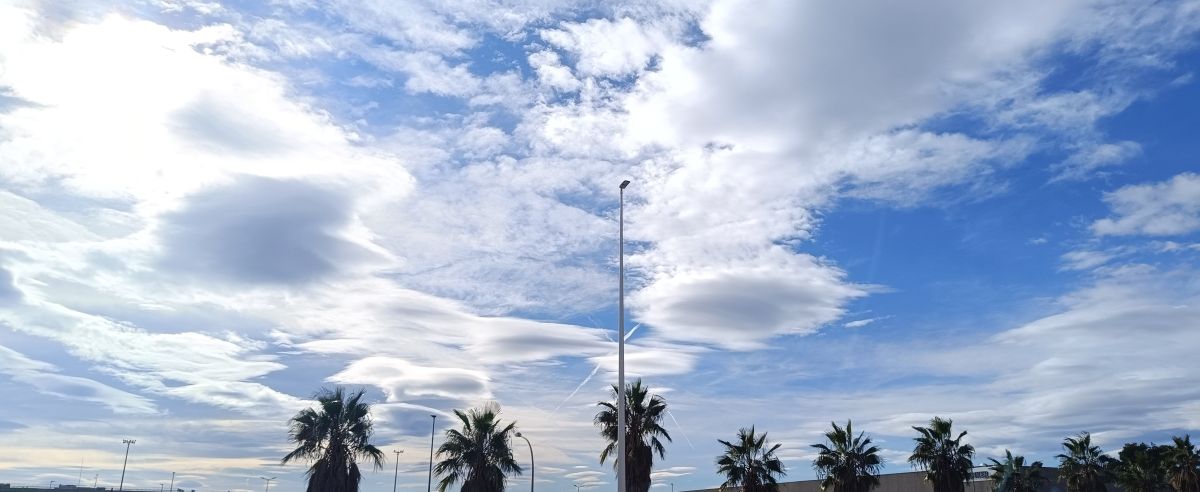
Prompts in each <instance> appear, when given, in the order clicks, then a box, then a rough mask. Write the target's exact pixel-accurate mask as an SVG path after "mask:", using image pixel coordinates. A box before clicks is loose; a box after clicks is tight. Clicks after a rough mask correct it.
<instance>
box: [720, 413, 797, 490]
mask: <svg viewBox="0 0 1200 492" xmlns="http://www.w3.org/2000/svg"><path fill="white" fill-rule="evenodd" d="M717 442H719V443H721V444H722V445H723V446H725V454H722V455H721V456H718V457H717V473H720V474H721V475H724V476H725V483H723V484H721V490H725V489H727V488H730V487H741V489H742V492H778V490H779V482H778V481H776V478H778V477H782V476H784V475H787V471H786V470H784V466H783V461H781V460H780V459H779V457H777V456H775V451H777V450H779V447H780V446H781V444H775V445H774V446H771V447H770V448H768V447H767V433H766V432H764V433H762V434H760V435H755V434H754V427H750V428H749V429H746V428H744V427H743V428H742V429H739V430H738V437H737V443H736V444H735V443H730V442H729V441H723V440H720V439H717Z"/></svg>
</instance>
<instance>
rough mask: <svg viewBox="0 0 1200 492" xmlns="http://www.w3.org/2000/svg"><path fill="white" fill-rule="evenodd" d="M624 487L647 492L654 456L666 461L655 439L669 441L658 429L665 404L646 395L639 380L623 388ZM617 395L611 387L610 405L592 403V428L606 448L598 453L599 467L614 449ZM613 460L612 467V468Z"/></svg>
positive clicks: (658, 398) (661, 430)
mask: <svg viewBox="0 0 1200 492" xmlns="http://www.w3.org/2000/svg"><path fill="white" fill-rule="evenodd" d="M624 393H625V425H626V429H625V449H626V451H625V454H626V457H625V484H626V490H628V491H629V492H646V491H648V490H650V471H651V469H653V468H654V454H655V453H657V454H658V457H659V458H665V457H666V448H665V447H663V444H662V441H660V440H659V438H660V437H661V438H663V439H666V440H667V442H670V441H671V434H670V433H668V432H667V430H666V429H664V428H663V427H662V425H661V423H662V419H663V416H664V414H666V413H667V402H666V400H663V399H662V397H661V396H658V395H650V392H649V389H648V388H647V387H646V386H643V385H642V380H641V379H639V380H637V381H634V383H633V384H632V385H630V386H627V387H626V388H625V392H624ZM619 394H620V391H618V390H617V385H615V384H614V385H613V386H612V392H611V395H612V401H602V402H598V403H596V405H598V406H599V407H600V411H599V412H597V413H596V419H595V424H596V425H597V426H599V427H600V435H601V436H603V437H604V439H605V440H606V441H608V445H607V446H605V447H604V450H603V451H601V452H600V463H601V464H603V463H604V461H605V460H606V459H608V457H609V455H611V454H613V453H615V452H616V449H617V398H618V396H617V395H619ZM615 461H616V460H614V463H613V466H616V463H615Z"/></svg>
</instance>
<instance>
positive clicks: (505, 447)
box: [434, 404, 521, 492]
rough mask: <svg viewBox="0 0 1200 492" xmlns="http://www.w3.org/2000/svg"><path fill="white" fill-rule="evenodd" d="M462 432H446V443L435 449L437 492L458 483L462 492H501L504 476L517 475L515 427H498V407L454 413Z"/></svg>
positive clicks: (518, 472) (518, 468) (512, 425)
mask: <svg viewBox="0 0 1200 492" xmlns="http://www.w3.org/2000/svg"><path fill="white" fill-rule="evenodd" d="M454 415H457V416H458V420H460V421H462V429H461V430H458V429H450V430H448V431H446V442H444V443H442V445H441V446H439V447H438V452H437V453H438V457H439V458H441V461H439V462H438V464H437V467H436V468H434V471H435V472H437V474H438V476H439V477H441V481H439V482H438V492H446V489H448V488H450V487H451V486H453V485H454V484H455V483H458V482H462V489H461V490H462V492H503V491H504V486H505V484H506V482H507V479H508V475H510V474H513V475H520V474H521V466H520V465H518V464H517V462H516V460H515V459H513V452H512V433H513V429H514V428H515V427H516V425H517V423H516V422H512V423H509V424H508V425H506V426H504V427H501V426H500V425H501V422H500V418H499V417H500V407H499V406H497V405H495V404H489V405H485V406H484V407H483V408H472V409H471V410H468V411H467V412H466V413H464V412H463V411H461V410H455V411H454Z"/></svg>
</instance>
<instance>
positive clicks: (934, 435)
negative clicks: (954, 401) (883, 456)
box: [908, 417, 975, 492]
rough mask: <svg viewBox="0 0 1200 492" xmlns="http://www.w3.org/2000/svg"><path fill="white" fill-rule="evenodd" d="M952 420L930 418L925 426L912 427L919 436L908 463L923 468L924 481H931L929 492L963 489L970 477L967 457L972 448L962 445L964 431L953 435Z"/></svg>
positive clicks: (947, 491) (970, 458) (950, 491)
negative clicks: (930, 491)
mask: <svg viewBox="0 0 1200 492" xmlns="http://www.w3.org/2000/svg"><path fill="white" fill-rule="evenodd" d="M953 423H954V421H952V420H950V419H942V418H941V417H934V418H933V420H930V421H929V426H928V427H917V426H913V429H914V430H916V431H917V432H919V433H920V434H921V435H920V437H917V438H916V439H913V440H914V441H916V442H917V444H916V446H915V447H914V448H913V452H912V455H911V456H909V457H908V462H909V463H912V464H913V466H916V467H918V468H921V469H922V470H925V480H926V481H927V482H930V483H931V484H933V492H963V490H964V489H965V488H966V483H967V481H969V480H970V479H971V467H972V464H971V460H972V459H974V457H975V448H974V447H972V446H971V445H970V444H963V443H962V438H963V437H965V436H966V435H967V432H966V431H963V432H962V433H960V434H958V436H955V435H954V429H953Z"/></svg>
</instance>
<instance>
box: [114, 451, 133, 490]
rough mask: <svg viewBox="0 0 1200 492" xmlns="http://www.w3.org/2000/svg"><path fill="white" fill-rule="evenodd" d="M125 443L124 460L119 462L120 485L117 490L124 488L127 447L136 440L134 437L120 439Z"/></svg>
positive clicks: (127, 457) (127, 461)
mask: <svg viewBox="0 0 1200 492" xmlns="http://www.w3.org/2000/svg"><path fill="white" fill-rule="evenodd" d="M121 442H122V443H124V444H125V462H124V463H122V464H121V485H120V487H118V488H117V490H125V467H126V466H128V465H129V447H130V446H133V445H134V443H136V442H137V441H136V440H134V439H122V440H121Z"/></svg>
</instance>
